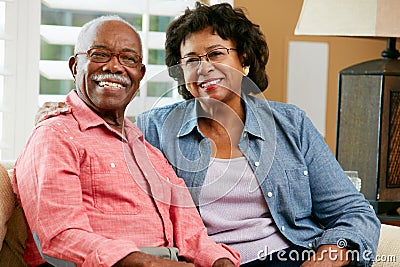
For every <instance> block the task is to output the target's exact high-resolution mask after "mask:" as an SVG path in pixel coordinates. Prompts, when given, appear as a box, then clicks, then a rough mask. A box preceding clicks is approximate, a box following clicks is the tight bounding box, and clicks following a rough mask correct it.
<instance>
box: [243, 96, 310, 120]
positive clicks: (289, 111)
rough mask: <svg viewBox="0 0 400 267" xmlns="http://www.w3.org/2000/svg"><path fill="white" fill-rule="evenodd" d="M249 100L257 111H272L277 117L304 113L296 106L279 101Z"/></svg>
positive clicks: (257, 98)
mask: <svg viewBox="0 0 400 267" xmlns="http://www.w3.org/2000/svg"><path fill="white" fill-rule="evenodd" d="M249 100H250V101H251V102H253V103H254V104H253V105H255V107H256V108H257V109H260V108H262V109H266V110H270V111H271V112H272V113H273V114H274V115H275V116H279V117H280V116H289V117H293V116H296V115H297V116H298V115H302V114H303V113H304V111H303V110H302V109H301V108H299V107H298V106H296V105H294V104H288V103H283V102H279V101H271V100H267V99H265V98H262V97H254V96H251V97H249Z"/></svg>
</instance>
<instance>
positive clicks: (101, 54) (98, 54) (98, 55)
mask: <svg viewBox="0 0 400 267" xmlns="http://www.w3.org/2000/svg"><path fill="white" fill-rule="evenodd" d="M90 56H91V57H94V58H107V57H109V56H110V55H109V54H108V53H105V52H101V51H96V52H93V53H92V54H91V55H90Z"/></svg>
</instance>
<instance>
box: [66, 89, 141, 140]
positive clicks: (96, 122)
mask: <svg viewBox="0 0 400 267" xmlns="http://www.w3.org/2000/svg"><path fill="white" fill-rule="evenodd" d="M65 102H66V103H67V104H68V105H70V106H71V110H72V115H73V116H74V118H75V120H76V121H77V122H78V125H79V128H80V130H81V131H85V130H87V129H89V128H93V127H97V126H100V125H104V126H105V127H106V128H107V129H109V130H110V131H113V132H116V131H115V130H114V129H112V128H111V127H110V126H109V125H108V124H107V123H106V122H105V121H104V120H103V119H102V118H101V117H100V116H99V115H97V114H96V113H95V112H94V111H93V110H92V109H90V108H89V106H88V105H87V104H86V103H85V102H84V101H83V100H82V99H81V98H80V97H79V96H78V93H77V91H76V90H72V91H71V92H70V93H69V94H68V95H67V98H66V100H65ZM124 129H125V131H129V133H130V136H135V135H136V136H137V138H139V139H141V140H143V139H144V137H143V133H142V132H141V131H140V130H139V129H138V128H137V127H136V126H135V125H134V124H133V123H132V122H131V121H130V120H129V119H128V118H124ZM116 133H117V132H116ZM118 134H119V133H118Z"/></svg>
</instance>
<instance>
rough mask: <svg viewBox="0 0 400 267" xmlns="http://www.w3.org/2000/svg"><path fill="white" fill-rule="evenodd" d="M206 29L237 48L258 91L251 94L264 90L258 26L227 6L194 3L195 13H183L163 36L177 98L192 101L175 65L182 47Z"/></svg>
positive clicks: (264, 47) (263, 48) (262, 50)
mask: <svg viewBox="0 0 400 267" xmlns="http://www.w3.org/2000/svg"><path fill="white" fill-rule="evenodd" d="M207 27H211V28H212V30H213V31H215V32H216V33H218V35H219V36H220V37H221V38H222V39H224V40H231V41H232V42H233V43H234V44H235V45H236V49H237V52H238V55H239V58H241V59H242V65H243V66H249V67H250V70H249V74H248V75H247V76H248V77H249V78H250V79H251V80H252V81H253V82H254V83H255V84H256V85H257V86H258V87H259V89H258V88H257V92H256V91H254V92H253V93H259V92H260V90H261V91H264V90H265V89H267V87H268V78H267V74H266V73H265V67H266V65H267V62H268V56H269V51H268V46H267V42H266V41H265V37H264V34H263V33H262V32H261V30H260V26H259V25H256V24H253V23H252V22H251V21H250V20H249V19H248V18H247V17H246V15H245V13H244V11H243V9H241V8H233V7H232V6H231V5H230V4H227V3H222V4H216V5H211V6H207V5H205V4H202V3H200V2H197V3H196V7H195V9H192V10H190V9H189V8H188V9H186V11H185V13H184V14H183V15H181V16H180V17H178V18H177V19H175V20H174V21H172V22H171V23H170V24H169V26H168V29H167V32H166V41H165V63H166V65H167V66H168V67H169V68H168V69H169V75H170V76H171V77H172V78H174V79H175V80H176V81H178V91H179V94H181V95H182V96H183V98H184V99H191V98H193V96H192V94H191V93H190V92H189V91H188V90H187V88H186V85H185V80H184V77H183V71H182V68H181V67H180V66H179V65H177V63H178V62H179V60H180V58H181V53H180V46H181V43H182V42H183V41H185V39H186V38H187V37H188V36H189V35H190V34H192V33H195V32H198V31H201V30H203V29H205V28H207ZM254 87H255V86H254ZM251 92H252V91H251V90H250V91H249V92H248V93H251Z"/></svg>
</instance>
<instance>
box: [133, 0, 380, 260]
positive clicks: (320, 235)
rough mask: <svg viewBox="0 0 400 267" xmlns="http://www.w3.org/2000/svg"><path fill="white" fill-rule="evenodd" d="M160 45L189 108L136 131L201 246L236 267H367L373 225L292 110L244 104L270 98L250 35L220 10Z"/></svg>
mask: <svg viewBox="0 0 400 267" xmlns="http://www.w3.org/2000/svg"><path fill="white" fill-rule="evenodd" d="M165 43H166V64H167V65H168V67H169V73H170V75H171V76H172V77H173V78H174V79H175V80H177V81H178V84H179V85H178V89H179V93H180V94H181V95H182V96H183V97H184V99H185V100H186V101H183V102H180V103H176V104H173V105H169V106H166V107H160V108H154V109H152V110H150V111H148V112H145V113H143V114H141V115H140V116H138V118H137V125H138V127H139V128H140V129H141V130H142V131H143V132H144V135H145V138H146V139H147V140H148V141H149V142H150V143H151V144H152V145H154V146H156V147H158V148H159V149H160V150H161V151H162V152H163V153H164V155H165V156H166V157H167V159H168V160H169V162H170V163H171V165H172V166H173V168H174V170H175V171H176V173H177V174H178V176H179V177H182V178H183V179H184V180H185V182H186V185H187V186H188V187H189V190H190V191H191V194H192V197H193V199H194V202H195V203H196V205H197V206H198V210H199V212H200V214H201V216H202V219H203V221H204V223H205V225H206V227H207V229H208V234H209V235H210V236H211V237H212V238H213V239H214V240H215V241H217V242H223V243H226V244H228V245H230V246H231V247H233V248H235V249H236V250H237V251H239V252H240V254H241V256H242V262H243V263H244V265H243V266H300V265H301V266H345V265H348V264H355V265H362V266H364V265H366V266H369V265H371V264H372V259H374V256H375V251H376V247H377V243H378V238H379V234H378V233H379V227H380V223H379V221H378V219H377V217H376V216H375V213H374V210H373V209H372V208H370V205H369V203H368V201H366V200H365V199H364V197H363V195H362V194H360V193H358V192H357V190H356V189H355V187H354V186H353V185H352V183H351V182H350V180H349V179H348V177H347V176H346V174H345V173H344V172H343V170H342V168H341V167H340V165H339V164H338V162H337V161H336V159H335V157H334V155H333V154H332V153H331V151H330V149H329V147H328V146H327V144H326V143H325V141H324V139H323V137H322V136H321V135H320V134H319V133H318V131H317V130H316V128H315V127H314V126H313V124H312V122H311V121H310V119H309V118H308V117H307V116H306V114H305V113H304V112H303V111H302V110H300V109H299V108H297V107H295V106H293V105H289V104H283V103H277V102H271V101H267V100H265V99H262V98H256V97H254V96H252V95H255V94H258V93H261V91H264V90H265V89H266V88H267V86H268V80H267V76H266V74H265V66H266V64H267V61H268V47H267V44H266V41H265V38H264V36H263V34H262V32H261V31H260V29H259V26H258V25H255V24H253V23H252V22H251V21H250V20H249V19H248V18H247V17H246V15H245V14H244V12H243V10H242V9H238V8H237V9H234V8H232V7H231V6H230V5H228V4H217V5H212V6H206V5H201V4H197V6H196V8H195V9H193V10H189V9H188V10H186V12H185V14H183V15H182V16H180V17H178V18H177V19H176V20H175V21H173V22H172V23H171V24H170V25H169V28H168V30H167V39H166V42H165ZM247 72H248V74H247ZM246 75H247V76H246ZM311 249H312V250H311ZM328 252H329V253H328ZM351 256H352V257H351Z"/></svg>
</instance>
